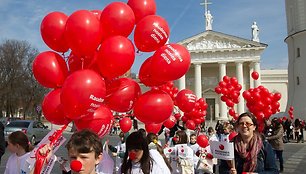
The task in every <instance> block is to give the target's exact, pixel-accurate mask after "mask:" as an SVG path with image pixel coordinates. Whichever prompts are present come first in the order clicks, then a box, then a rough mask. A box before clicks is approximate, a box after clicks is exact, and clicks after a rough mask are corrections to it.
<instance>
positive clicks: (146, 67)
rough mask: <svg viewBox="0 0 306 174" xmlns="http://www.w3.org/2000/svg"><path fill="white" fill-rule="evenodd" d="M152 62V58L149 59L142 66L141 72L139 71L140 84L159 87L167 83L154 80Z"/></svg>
mask: <svg viewBox="0 0 306 174" xmlns="http://www.w3.org/2000/svg"><path fill="white" fill-rule="evenodd" d="M151 60H152V57H149V58H147V59H146V60H145V61H144V62H143V63H142V65H141V66H140V70H139V80H140V82H141V83H143V84H144V85H146V86H159V85H162V84H164V83H166V82H164V81H160V80H157V79H154V80H153V79H152V75H151V70H152V66H151V62H152V61H151Z"/></svg>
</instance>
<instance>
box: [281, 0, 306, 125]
mask: <svg viewBox="0 0 306 174" xmlns="http://www.w3.org/2000/svg"><path fill="white" fill-rule="evenodd" d="M285 1H286V16H287V34H288V36H287V37H286V39H285V42H286V43H287V45H288V59H289V61H288V62H289V64H288V83H289V84H288V102H287V109H286V110H287V111H288V109H289V107H290V106H293V107H294V111H293V114H294V116H295V118H302V119H306V101H305V99H306V10H305V9H306V1H305V0H294V1H293V0H285Z"/></svg>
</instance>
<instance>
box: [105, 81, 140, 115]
mask: <svg viewBox="0 0 306 174" xmlns="http://www.w3.org/2000/svg"><path fill="white" fill-rule="evenodd" d="M106 93H107V94H106V98H105V103H106V104H107V106H108V107H109V108H110V109H111V110H113V111H117V112H128V111H130V110H131V109H132V108H133V107H134V103H135V101H136V99H137V98H138V97H139V96H140V95H141V89H140V86H139V84H138V83H137V82H135V81H134V80H132V79H130V78H119V79H116V80H114V81H112V82H111V83H110V84H109V85H108V86H107V88H106Z"/></svg>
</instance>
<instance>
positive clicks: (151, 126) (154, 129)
mask: <svg viewBox="0 0 306 174" xmlns="http://www.w3.org/2000/svg"><path fill="white" fill-rule="evenodd" d="M161 127H162V124H156V123H148V124H145V129H146V131H147V132H148V133H154V134H157V133H158V132H159V131H160V129H161Z"/></svg>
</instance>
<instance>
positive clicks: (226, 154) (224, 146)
mask: <svg viewBox="0 0 306 174" xmlns="http://www.w3.org/2000/svg"><path fill="white" fill-rule="evenodd" d="M209 144H210V149H211V152H212V153H213V156H214V158H218V159H222V160H232V159H234V143H229V142H220V141H210V142H209Z"/></svg>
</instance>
